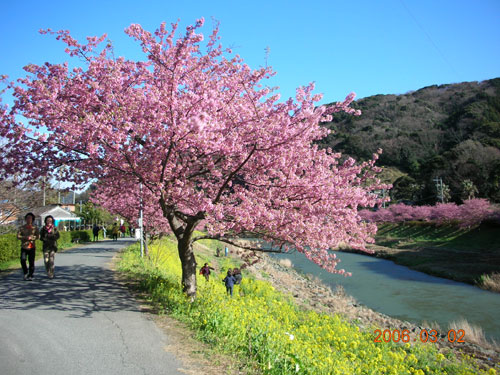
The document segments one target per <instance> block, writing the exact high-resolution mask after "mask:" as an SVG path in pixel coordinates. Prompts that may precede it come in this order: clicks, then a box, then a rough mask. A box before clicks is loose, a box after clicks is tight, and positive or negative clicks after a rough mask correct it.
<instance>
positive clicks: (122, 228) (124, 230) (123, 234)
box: [120, 224, 126, 237]
mask: <svg viewBox="0 0 500 375" xmlns="http://www.w3.org/2000/svg"><path fill="white" fill-rule="evenodd" d="M120 232H121V235H120V237H125V232H126V229H125V225H123V224H122V225H121V226H120Z"/></svg>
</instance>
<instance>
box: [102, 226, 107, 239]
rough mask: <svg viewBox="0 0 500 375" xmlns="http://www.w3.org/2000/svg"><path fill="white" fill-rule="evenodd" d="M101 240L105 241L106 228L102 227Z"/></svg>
mask: <svg viewBox="0 0 500 375" xmlns="http://www.w3.org/2000/svg"><path fill="white" fill-rule="evenodd" d="M102 238H104V239H106V226H105V225H103V226H102Z"/></svg>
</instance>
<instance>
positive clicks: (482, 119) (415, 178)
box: [321, 78, 500, 204]
mask: <svg viewBox="0 0 500 375" xmlns="http://www.w3.org/2000/svg"><path fill="white" fill-rule="evenodd" d="M352 107H353V108H356V109H360V110H361V111H362V115H361V116H359V117H354V116H351V115H346V114H337V115H336V116H335V117H334V119H333V121H332V122H330V123H327V124H325V126H327V127H329V128H330V129H332V130H334V132H335V134H331V135H329V136H328V137H327V138H325V139H323V140H322V141H321V143H322V145H324V146H330V147H332V148H334V149H335V150H338V151H342V152H343V153H345V154H347V155H350V156H352V157H354V158H355V159H360V160H365V159H367V158H370V157H371V155H372V153H373V152H375V151H376V150H377V149H378V148H382V149H383V154H382V156H381V158H380V161H379V165H382V166H386V167H389V169H391V170H395V169H397V170H398V171H396V173H395V174H394V173H393V174H392V176H401V177H399V178H397V179H396V180H394V177H393V179H392V181H391V182H393V183H394V189H393V191H392V196H393V199H395V200H401V199H407V200H411V201H413V202H416V203H417V204H423V203H426V204H427V203H433V202H435V201H436V200H437V194H436V191H437V190H436V184H435V182H434V181H433V179H435V178H439V177H440V178H442V181H443V183H444V184H445V186H444V189H443V190H444V195H445V200H446V198H447V199H448V200H451V201H456V202H460V201H461V200H463V199H466V198H467V197H471V196H475V197H476V198H478V197H484V198H489V199H490V200H492V201H495V202H500V78H495V79H491V80H487V81H483V82H464V83H459V84H450V85H440V86H436V85H434V86H429V87H424V88H422V89H420V90H417V91H414V92H408V93H406V94H403V95H375V96H370V97H366V98H363V99H360V100H358V101H356V102H354V103H353V105H352ZM400 172H401V173H400Z"/></svg>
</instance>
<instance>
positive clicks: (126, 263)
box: [121, 241, 495, 375]
mask: <svg viewBox="0 0 500 375" xmlns="http://www.w3.org/2000/svg"><path fill="white" fill-rule="evenodd" d="M150 253H151V259H152V261H149V262H147V261H143V262H141V261H140V260H139V258H138V257H137V251H135V252H134V251H129V252H127V253H125V254H124V256H123V258H122V261H121V264H122V269H126V270H128V271H129V272H132V273H134V274H135V276H138V275H139V274H141V273H142V275H143V276H142V277H141V279H142V280H143V286H144V287H145V288H146V289H147V290H148V291H149V292H150V294H151V296H152V298H153V299H154V300H156V301H157V302H159V303H161V304H162V305H163V306H164V307H165V308H166V309H168V310H169V311H170V312H172V313H174V315H175V316H176V317H178V318H180V319H183V320H185V321H187V322H189V324H190V325H191V326H192V328H194V329H196V330H197V331H198V332H199V336H200V337H201V338H202V339H203V340H206V341H207V342H210V343H213V344H215V345H216V346H218V347H219V348H220V349H221V350H222V351H225V352H229V353H236V354H239V355H241V356H246V357H247V358H252V360H253V361H256V362H257V363H259V365H260V366H261V369H262V372H263V373H265V374H277V375H278V374H279V375H282V374H315V375H316V374H317V375H322V374H325V375H333V374H339V375H340V374H345V375H347V374H349V375H350V374H394V375H402V374H408V375H427V374H443V375H444V374H450V375H451V374H454V375H455V374H458V375H460V374H464V375H465V374H483V373H484V374H494V373H495V370H493V369H491V370H490V371H489V372H488V371H483V370H480V369H478V368H476V366H475V365H473V363H472V362H471V361H462V362H458V361H457V360H450V359H446V358H445V357H444V356H443V354H441V353H438V352H437V350H436V348H435V347H434V346H433V345H422V344H419V345H409V344H406V345H399V344H394V343H390V342H389V343H385V342H383V343H375V342H374V335H373V334H372V332H373V331H370V332H362V331H360V329H359V328H358V327H357V326H355V325H353V324H351V323H349V322H347V321H345V320H344V319H342V318H341V317H340V316H338V315H334V316H330V315H326V314H319V313H316V312H314V311H304V310H301V309H300V308H298V307H297V306H296V305H294V304H293V302H292V301H291V300H290V299H289V298H288V297H287V296H284V295H283V294H281V293H279V292H277V291H276V290H275V289H274V288H273V287H272V286H271V285H270V284H269V283H266V282H263V281H259V280H254V279H251V278H248V277H245V278H244V279H243V282H242V284H241V285H240V286H239V288H237V289H235V293H234V297H233V298H230V297H229V296H227V294H226V291H225V288H224V285H223V283H222V282H221V279H222V277H223V275H219V276H218V277H214V278H213V280H211V281H210V282H208V283H207V282H205V280H202V279H201V276H199V275H198V276H197V277H199V278H200V279H199V280H198V296H197V298H196V300H195V301H194V302H192V303H190V302H189V301H188V300H187V299H186V298H185V296H184V295H183V294H182V291H181V288H180V286H179V285H180V278H181V271H180V270H181V268H180V262H179V259H178V257H177V255H176V254H177V253H176V246H175V243H173V242H171V241H164V242H162V243H157V244H155V245H154V246H151V247H150Z"/></svg>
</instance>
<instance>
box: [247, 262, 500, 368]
mask: <svg viewBox="0 0 500 375" xmlns="http://www.w3.org/2000/svg"><path fill="white" fill-rule="evenodd" d="M249 271H251V272H252V274H253V275H254V276H255V277H256V278H258V279H261V280H265V281H268V282H270V283H271V284H272V285H273V287H275V288H276V289H277V290H280V291H282V292H283V293H286V294H290V295H292V296H293V298H294V301H295V303H297V304H298V305H300V306H302V307H304V308H307V309H313V310H315V311H318V312H322V313H326V314H329V315H333V314H339V315H341V316H343V317H344V318H345V319H347V320H348V321H350V322H352V323H354V324H356V325H357V326H358V327H360V329H361V330H365V331H371V332H374V329H376V328H379V329H381V330H382V331H383V330H386V329H388V330H391V331H394V330H398V331H399V332H402V331H403V330H408V331H410V342H413V341H414V340H416V341H420V333H421V332H422V331H423V330H427V332H430V331H431V330H432V329H436V330H437V331H438V332H439V333H440V335H443V334H444V335H446V332H447V330H448V329H447V328H444V327H438V326H436V325H435V324H431V325H430V326H425V325H422V326H418V325H415V324H412V323H410V322H407V321H401V320H398V319H394V318H392V317H390V316H387V315H384V314H381V313H378V312H376V311H373V310H371V309H369V308H368V307H366V306H363V305H361V304H359V303H358V302H357V301H356V300H355V299H354V298H353V297H351V296H349V295H347V294H346V293H345V292H344V291H343V290H342V289H337V290H331V289H330V288H329V287H327V286H326V285H325V284H323V283H322V282H321V281H320V280H319V279H318V278H316V277H314V276H311V275H302V274H300V273H298V272H297V271H295V270H294V269H293V268H292V264H291V262H289V261H286V260H282V261H279V260H277V259H275V258H271V257H269V256H267V255H263V256H262V257H261V261H260V262H258V263H257V264H255V265H254V266H252V267H250V268H249ZM461 328H462V329H465V331H466V332H467V336H468V337H467V339H466V342H465V343H450V342H448V341H447V340H443V341H437V342H436V343H432V344H429V345H436V346H437V347H438V348H439V350H443V351H445V352H446V351H450V352H452V353H454V355H455V356H456V357H457V358H461V357H462V356H463V355H464V354H465V355H469V356H471V357H474V358H475V360H476V361H477V362H478V363H480V364H481V365H482V366H484V368H488V367H493V366H494V365H495V364H497V369H498V370H500V347H499V346H498V345H497V344H495V343H488V342H486V341H485V340H484V337H474V334H473V331H472V329H468V328H467V327H461Z"/></svg>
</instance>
